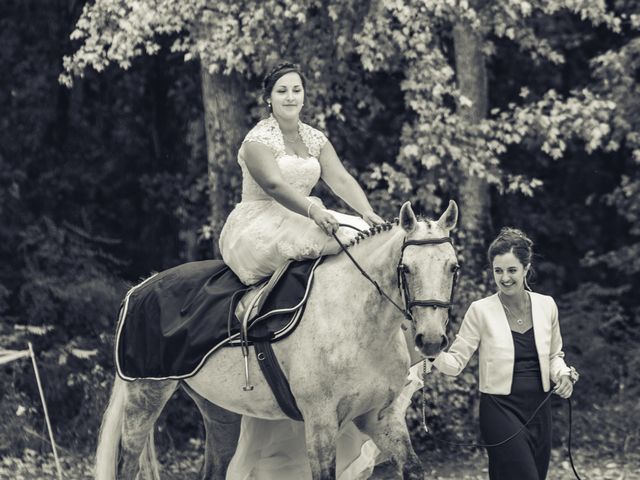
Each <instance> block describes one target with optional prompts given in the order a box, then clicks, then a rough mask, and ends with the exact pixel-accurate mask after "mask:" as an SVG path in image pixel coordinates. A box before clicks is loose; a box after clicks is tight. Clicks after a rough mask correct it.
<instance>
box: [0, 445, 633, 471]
mask: <svg viewBox="0 0 640 480" xmlns="http://www.w3.org/2000/svg"><path fill="white" fill-rule="evenodd" d="M195 443H197V442H195ZM552 453H553V454H552V461H551V466H550V469H549V474H548V476H547V480H572V479H575V477H574V476H573V473H572V472H571V467H570V465H569V461H568V458H567V457H566V454H565V452H564V450H554V451H553V452H552ZM201 455H202V453H201V448H200V446H199V445H197V444H196V445H194V448H193V450H189V451H174V452H170V453H169V454H166V455H164V456H163V458H162V462H163V466H162V470H161V471H162V475H163V479H165V480H197V479H198V469H199V466H200V462H201ZM422 460H423V464H424V465H425V470H426V472H427V475H426V476H425V479H429V480H486V479H487V478H488V474H487V461H486V457H485V456H484V454H482V453H480V452H473V451H471V452H470V451H460V452H459V453H445V452H437V453H426V454H424V455H423V456H422ZM574 460H575V462H576V467H577V469H578V473H579V474H580V476H581V478H582V480H640V452H632V453H631V454H627V455H626V456H624V457H623V456H621V455H620V456H615V455H602V454H598V452H595V451H578V452H575V453H574ZM92 463H93V459H92V458H91V457H90V456H87V457H82V456H63V457H61V464H62V470H63V478H64V479H65V480H88V479H91V478H93V477H92ZM57 478H58V477H57V474H56V468H55V462H54V460H53V456H52V455H44V456H43V455H40V454H38V453H37V452H36V451H34V450H25V451H24V452H23V454H22V456H21V457H19V458H18V457H4V458H2V460H0V479H2V480H5V479H6V480H9V479H11V480H32V479H33V480H36V479H37V480H48V479H51V480H56V479H57ZM392 478H394V477H393V471H392V470H391V469H390V468H389V466H388V465H384V464H383V465H380V466H378V467H377V468H376V471H375V472H374V476H373V477H372V479H371V480H387V479H392Z"/></svg>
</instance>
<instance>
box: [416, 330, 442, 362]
mask: <svg viewBox="0 0 640 480" xmlns="http://www.w3.org/2000/svg"><path fill="white" fill-rule="evenodd" d="M414 341H415V344H416V347H418V350H420V353H422V355H423V356H424V357H427V358H430V357H435V356H436V355H438V353H440V352H441V351H442V350H444V349H445V348H447V345H448V344H449V340H448V339H447V336H446V335H442V336H441V337H440V341H439V342H429V341H427V340H426V339H425V337H424V335H422V334H421V333H418V334H417V335H416V337H415V340H414Z"/></svg>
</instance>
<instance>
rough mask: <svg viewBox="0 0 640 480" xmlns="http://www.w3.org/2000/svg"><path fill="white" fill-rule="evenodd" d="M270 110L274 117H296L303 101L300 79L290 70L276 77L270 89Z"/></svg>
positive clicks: (302, 88)
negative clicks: (276, 79)
mask: <svg viewBox="0 0 640 480" xmlns="http://www.w3.org/2000/svg"><path fill="white" fill-rule="evenodd" d="M269 99H270V100H271V111H272V112H273V115H274V116H275V117H276V118H284V119H293V118H295V119H297V118H298V116H299V115H300V110H302V104H303V103H304V87H303V86H302V79H301V78H300V75H298V74H297V73H296V72H290V73H287V74H285V75H283V76H282V77H280V78H279V79H278V81H277V82H276V83H275V85H274V86H273V89H272V90H271V96H270V98H269Z"/></svg>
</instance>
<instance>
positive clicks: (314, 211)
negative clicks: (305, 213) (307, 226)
mask: <svg viewBox="0 0 640 480" xmlns="http://www.w3.org/2000/svg"><path fill="white" fill-rule="evenodd" d="M309 216H310V217H311V220H313V221H314V222H316V225H318V226H319V227H320V228H321V229H322V231H323V232H324V233H326V234H327V235H331V234H333V233H335V232H336V231H337V230H338V227H339V224H338V221H337V220H336V219H335V218H334V216H333V215H331V214H330V213H329V212H327V211H325V210H323V209H322V208H320V207H318V206H317V205H313V207H311V209H310V212H309Z"/></svg>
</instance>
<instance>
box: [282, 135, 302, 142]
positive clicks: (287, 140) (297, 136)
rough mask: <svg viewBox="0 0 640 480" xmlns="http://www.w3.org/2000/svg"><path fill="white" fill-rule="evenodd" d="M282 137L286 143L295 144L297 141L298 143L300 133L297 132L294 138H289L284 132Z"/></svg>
mask: <svg viewBox="0 0 640 480" xmlns="http://www.w3.org/2000/svg"><path fill="white" fill-rule="evenodd" d="M282 139H283V140H284V143H288V144H289V145H295V144H296V143H298V140H299V139H300V134H299V133H296V134H295V135H294V136H293V138H287V137H286V136H285V134H284V133H283V134H282Z"/></svg>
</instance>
